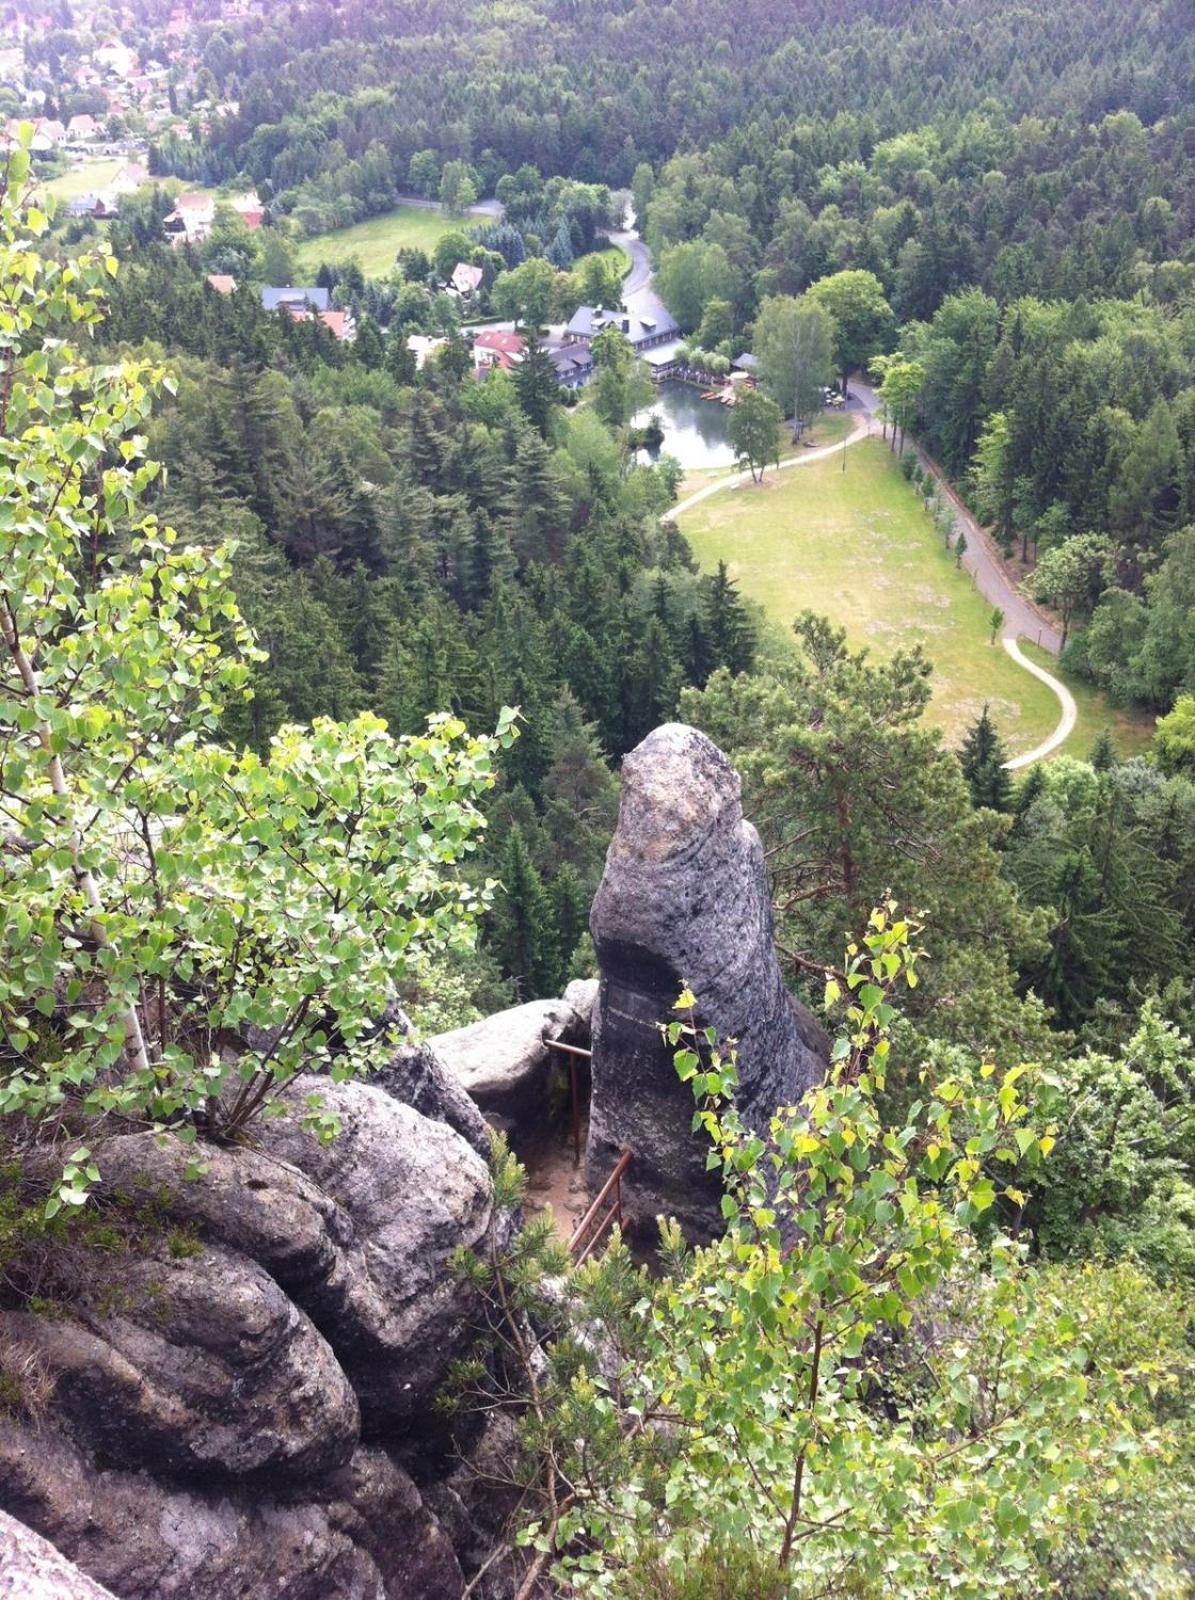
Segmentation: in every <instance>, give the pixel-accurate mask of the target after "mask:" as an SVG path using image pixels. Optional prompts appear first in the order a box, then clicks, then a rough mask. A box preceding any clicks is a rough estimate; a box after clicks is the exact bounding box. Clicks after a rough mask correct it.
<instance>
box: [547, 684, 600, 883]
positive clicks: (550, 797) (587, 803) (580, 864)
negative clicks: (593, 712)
mask: <svg viewBox="0 0 1195 1600" xmlns="http://www.w3.org/2000/svg"><path fill="white" fill-rule="evenodd" d="M550 722H551V731H550V749H551V753H552V760H551V765H550V766H549V767H548V770H547V771H546V772H545V773H544V776H543V781H542V784H541V795H542V798H543V807H544V814H543V821H544V828H545V831H546V833H547V834H548V836H549V838H550V840H551V855H550V857H549V859H548V862H547V865H548V866H549V868H550V869H552V870H558V869H559V868H560V867H561V866H562V865H563V864H566V863H567V864H570V865H572V866H573V867H575V868H576V870H577V871H578V873H580V874H581V876H582V878H583V879H584V881H585V883H586V884H587V885H588V886H589V888H590V889H591V890H592V889H594V888H596V887H597V877H598V874H599V873H600V871H601V865H602V861H603V859H604V857H605V854H606V848H607V846H608V845H609V843H610V837H611V835H612V834H613V832H614V826H615V823H616V822H617V820H618V779H617V778H616V777H615V776H614V774H613V773H612V772H611V770H610V767H609V764H608V763H607V761H606V757H605V753H604V752H603V750H602V746H601V743H600V741H599V738H598V732H597V729H596V728H595V727H594V725H593V723H592V722H587V721H586V720H585V714H584V712H583V711H582V709H581V707H580V706H579V705H578V704H577V701H576V699H575V697H574V696H573V694H572V693H571V692H570V691H569V690H568V689H563V690H562V691H561V693H560V695H559V697H558V698H557V700H556V703H555V705H554V706H553V707H552V712H551V719H550Z"/></svg>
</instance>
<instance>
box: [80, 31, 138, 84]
mask: <svg viewBox="0 0 1195 1600" xmlns="http://www.w3.org/2000/svg"><path fill="white" fill-rule="evenodd" d="M91 59H92V60H93V61H96V62H98V63H99V65H100V66H101V67H103V68H104V70H105V72H108V73H110V74H111V75H112V77H114V78H131V77H132V76H133V74H134V73H135V72H136V70H137V52H136V51H135V50H133V49H130V47H129V46H128V45H127V44H122V43H121V41H120V40H119V39H106V40H105V41H104V43H103V44H102V45H100V47H99V49H98V50H94V51H92V56H91Z"/></svg>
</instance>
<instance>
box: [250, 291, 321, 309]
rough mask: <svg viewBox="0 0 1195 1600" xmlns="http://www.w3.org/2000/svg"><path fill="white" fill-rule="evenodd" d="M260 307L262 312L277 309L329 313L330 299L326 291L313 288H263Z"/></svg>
mask: <svg viewBox="0 0 1195 1600" xmlns="http://www.w3.org/2000/svg"><path fill="white" fill-rule="evenodd" d="M261 306H262V310H263V311H277V310H278V309H279V307H282V308H283V309H284V310H286V311H317V312H318V311H331V309H332V297H331V294H330V293H329V291H328V290H327V289H317V288H314V287H313V288H310V289H307V288H303V289H296V288H293V287H291V286H287V287H285V288H281V289H270V288H265V289H263V290H262V291H261Z"/></svg>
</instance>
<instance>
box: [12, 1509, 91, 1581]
mask: <svg viewBox="0 0 1195 1600" xmlns="http://www.w3.org/2000/svg"><path fill="white" fill-rule="evenodd" d="M0 1600H115V1597H114V1596H113V1594H112V1591H111V1590H110V1589H101V1588H100V1586H99V1584H98V1583H93V1582H92V1581H91V1579H90V1578H89V1577H87V1576H86V1574H85V1573H82V1572H80V1571H79V1569H78V1567H77V1566H75V1564H74V1562H73V1561H68V1560H67V1559H66V1557H65V1556H64V1555H62V1553H61V1552H60V1551H58V1550H56V1549H55V1548H54V1546H53V1545H52V1544H50V1542H49V1541H48V1540H47V1539H43V1538H42V1537H41V1535H40V1534H37V1533H34V1531H33V1529H32V1528H27V1527H26V1526H25V1524H24V1523H23V1522H17V1521H16V1519H15V1518H13V1517H10V1516H7V1515H6V1514H5V1513H4V1512H3V1511H0Z"/></svg>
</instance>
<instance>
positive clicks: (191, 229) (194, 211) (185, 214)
mask: <svg viewBox="0 0 1195 1600" xmlns="http://www.w3.org/2000/svg"><path fill="white" fill-rule="evenodd" d="M215 219H216V202H215V200H214V199H213V197H212V196H211V195H210V194H180V195H179V197H178V199H177V200H176V201H175V202H174V210H173V211H172V212H171V213H170V215H169V216H168V217H167V218H166V219H165V220H164V221H163V223H162V227H163V230H164V231H165V233H166V237H167V238H168V239H169V240H170V242H171V244H172V245H173V246H174V247H175V249H176V250H178V249H181V248H182V246H183V245H184V244H203V243H204V242H205V241H206V240H207V239H208V237H209V236H210V234H211V231H212V224H213V222H214V221H215Z"/></svg>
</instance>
